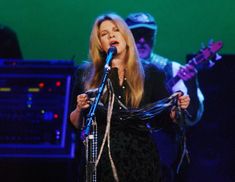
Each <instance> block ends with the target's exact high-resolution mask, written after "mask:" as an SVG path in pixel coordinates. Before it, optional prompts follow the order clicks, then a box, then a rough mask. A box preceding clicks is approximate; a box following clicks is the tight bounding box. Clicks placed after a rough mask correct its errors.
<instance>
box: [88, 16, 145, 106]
mask: <svg viewBox="0 0 235 182" xmlns="http://www.w3.org/2000/svg"><path fill="white" fill-rule="evenodd" d="M105 20H111V21H112V22H113V23H114V24H115V25H116V26H117V28H118V29H119V31H120V33H121V34H122V36H123V37H124V39H125V41H126V43H127V55H126V59H127V61H126V65H125V67H126V71H125V77H126V78H127V85H128V86H127V91H126V104H127V106H128V107H132V108H137V107H138V106H139V104H140V102H141V99H142V97H143V92H144V77H145V75H144V71H143V67H142V64H141V62H140V61H139V56H138V52H137V48H136V46H135V41H134V38H133V35H132V33H131V31H130V30H129V28H128V26H127V24H126V23H125V21H124V20H123V19H122V18H121V17H120V16H119V15H117V14H115V13H109V14H104V15H101V16H99V17H98V18H97V19H96V20H95V23H94V25H93V29H92V32H91V35H90V48H89V56H90V58H91V60H92V62H93V68H92V74H91V75H90V79H89V81H88V82H87V84H86V85H85V88H86V89H91V88H97V87H98V86H99V84H100V83H101V79H102V75H103V71H104V65H105V58H106V53H105V52H104V51H103V49H102V47H101V42H100V39H99V27H100V25H101V23H102V22H103V21H105Z"/></svg>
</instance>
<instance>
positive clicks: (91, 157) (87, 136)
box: [81, 47, 117, 182]
mask: <svg viewBox="0 0 235 182" xmlns="http://www.w3.org/2000/svg"><path fill="white" fill-rule="evenodd" d="M116 53H117V48H116V47H110V48H109V50H108V53H107V57H106V64H105V66H104V75H103V78H102V82H101V84H100V86H99V89H98V92H97V95H96V97H95V100H94V102H93V104H92V105H91V108H90V111H89V113H88V115H87V119H86V123H85V126H84V128H83V130H82V132H81V140H82V141H83V142H84V143H85V145H86V182H96V180H97V179H96V167H95V162H96V159H97V125H96V121H95V111H96V108H97V106H98V104H99V101H100V98H101V96H102V93H103V91H104V88H105V84H106V81H107V79H108V74H109V71H110V70H111V67H110V66H109V64H110V62H111V60H112V58H113V56H114V55H115V54H116ZM91 126H92V129H93V131H92V132H91V131H90V130H91Z"/></svg>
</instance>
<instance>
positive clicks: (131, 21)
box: [125, 12, 157, 30]
mask: <svg viewBox="0 0 235 182" xmlns="http://www.w3.org/2000/svg"><path fill="white" fill-rule="evenodd" d="M125 21H126V23H127V25H128V27H129V28H130V29H134V28H143V27H144V28H149V29H152V30H157V25H156V23H155V20H154V18H153V17H152V16H151V15H150V14H149V13H142V12H139V13H131V14H129V15H128V16H127V18H126V20H125Z"/></svg>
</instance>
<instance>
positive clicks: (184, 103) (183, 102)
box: [178, 95, 190, 109]
mask: <svg viewBox="0 0 235 182" xmlns="http://www.w3.org/2000/svg"><path fill="white" fill-rule="evenodd" d="M189 104H190V97H189V96H188V95H181V96H178V106H179V107H180V108H181V109H187V108H188V106H189Z"/></svg>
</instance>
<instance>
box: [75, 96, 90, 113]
mask: <svg viewBox="0 0 235 182" xmlns="http://www.w3.org/2000/svg"><path fill="white" fill-rule="evenodd" d="M89 106H90V100H89V97H88V95H87V94H85V93H84V94H80V95H78V96H77V108H76V109H77V110H78V111H82V110H83V109H86V108H88V107H89Z"/></svg>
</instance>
